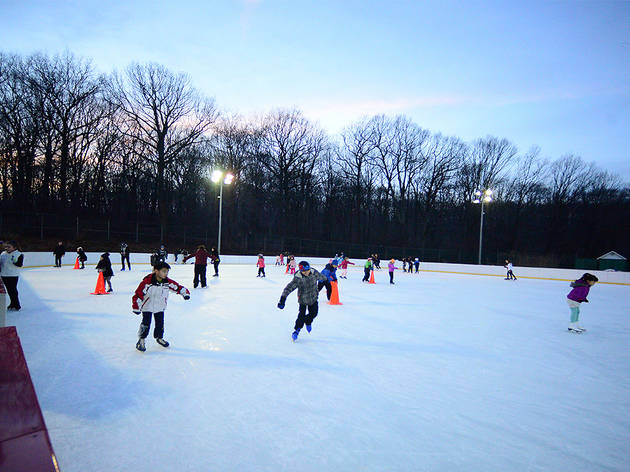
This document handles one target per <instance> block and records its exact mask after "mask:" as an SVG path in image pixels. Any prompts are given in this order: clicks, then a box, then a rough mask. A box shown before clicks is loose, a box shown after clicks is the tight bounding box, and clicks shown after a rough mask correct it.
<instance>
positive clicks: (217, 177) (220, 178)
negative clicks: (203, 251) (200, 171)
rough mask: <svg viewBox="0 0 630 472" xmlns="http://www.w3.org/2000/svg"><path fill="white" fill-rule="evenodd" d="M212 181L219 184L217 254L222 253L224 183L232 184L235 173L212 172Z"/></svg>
mask: <svg viewBox="0 0 630 472" xmlns="http://www.w3.org/2000/svg"><path fill="white" fill-rule="evenodd" d="M211 179H212V181H213V182H214V183H215V184H216V183H218V184H219V237H218V241H217V254H221V217H222V214H223V185H230V184H231V183H232V181H233V180H234V175H232V174H231V173H229V172H228V173H225V172H223V171H222V170H215V171H213V172H212V177H211Z"/></svg>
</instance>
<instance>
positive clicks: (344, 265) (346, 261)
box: [339, 257, 354, 279]
mask: <svg viewBox="0 0 630 472" xmlns="http://www.w3.org/2000/svg"><path fill="white" fill-rule="evenodd" d="M348 265H354V262H350V259H348V258H347V257H344V258H343V260H342V261H341V264H339V267H340V268H341V275H340V276H339V278H341V279H347V278H348Z"/></svg>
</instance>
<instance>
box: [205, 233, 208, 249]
mask: <svg viewBox="0 0 630 472" xmlns="http://www.w3.org/2000/svg"><path fill="white" fill-rule="evenodd" d="M205 241H206V246H207V245H208V230H206V238H205Z"/></svg>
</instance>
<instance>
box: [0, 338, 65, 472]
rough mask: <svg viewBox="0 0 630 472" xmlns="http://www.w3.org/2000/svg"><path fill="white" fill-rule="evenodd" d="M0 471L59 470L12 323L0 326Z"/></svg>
mask: <svg viewBox="0 0 630 472" xmlns="http://www.w3.org/2000/svg"><path fill="white" fill-rule="evenodd" d="M0 385H1V386H2V389H1V390H2V401H1V402H0V418H2V421H0V471H2V472H59V465H58V463H57V458H56V456H55V452H54V451H53V448H52V444H51V442H50V437H49V435H48V430H47V428H46V423H45V422H44V416H43V415H42V410H41V408H40V406H39V402H38V400H37V395H36V393H35V388H34V387H33V381H32V380H31V375H30V373H29V370H28V366H27V364H26V358H25V357H24V351H23V350H22V344H21V343H20V338H19V337H18V334H17V330H16V328H15V326H9V327H7V328H0Z"/></svg>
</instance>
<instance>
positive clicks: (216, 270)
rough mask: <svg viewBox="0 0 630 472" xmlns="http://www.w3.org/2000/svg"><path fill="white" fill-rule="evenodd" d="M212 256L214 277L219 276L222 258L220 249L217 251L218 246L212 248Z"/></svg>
mask: <svg viewBox="0 0 630 472" xmlns="http://www.w3.org/2000/svg"><path fill="white" fill-rule="evenodd" d="M210 256H211V257H212V265H213V266H214V275H213V276H212V277H218V276H219V264H220V263H221V259H220V258H219V251H217V248H216V247H213V248H212V249H211V250H210Z"/></svg>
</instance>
